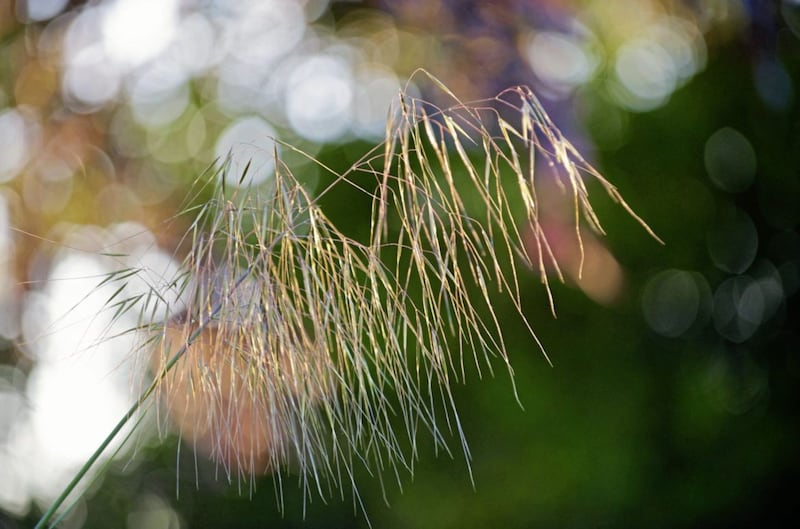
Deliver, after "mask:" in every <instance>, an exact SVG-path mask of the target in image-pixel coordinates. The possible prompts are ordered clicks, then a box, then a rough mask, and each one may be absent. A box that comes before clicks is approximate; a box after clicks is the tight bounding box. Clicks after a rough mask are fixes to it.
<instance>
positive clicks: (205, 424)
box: [139, 74, 649, 496]
mask: <svg viewBox="0 0 800 529" xmlns="http://www.w3.org/2000/svg"><path fill="white" fill-rule="evenodd" d="M424 75H426V79H428V80H429V81H430V82H431V83H432V84H433V85H435V86H438V87H439V88H440V89H441V90H442V91H443V93H444V94H445V97H446V98H448V99H449V100H450V101H451V105H450V106H448V107H446V108H439V107H436V106H433V105H431V104H430V103H426V102H424V101H421V100H418V99H415V98H412V97H410V96H408V95H407V93H403V94H401V96H400V98H399V100H398V102H397V105H396V107H395V108H393V109H392V111H391V112H390V115H389V119H388V120H387V127H386V139H385V141H384V143H382V144H381V145H379V146H377V147H375V148H374V149H373V150H372V151H370V152H369V153H368V154H367V155H365V156H364V158H362V159H361V160H360V161H359V162H358V163H356V164H354V165H353V166H352V167H351V168H350V169H349V170H348V171H346V172H344V173H342V174H338V173H334V172H333V171H332V170H330V169H328V168H327V167H324V166H322V165H321V164H320V166H321V168H322V170H324V171H329V172H330V173H331V176H332V177H333V178H332V183H331V184H330V185H328V186H327V187H325V188H324V189H322V190H321V191H320V192H317V193H314V194H312V193H310V192H309V191H308V190H306V189H305V188H304V186H303V185H302V183H301V181H300V180H299V179H298V178H297V177H296V176H295V175H294V174H293V172H292V170H291V168H290V167H289V166H287V165H286V164H285V163H284V162H283V160H282V159H281V157H280V155H279V154H278V150H277V149H276V150H275V152H274V162H275V173H274V178H273V179H272V180H271V181H270V182H269V184H268V185H266V186H260V187H247V186H244V185H234V183H238V184H242V183H243V181H244V180H245V179H246V177H247V171H248V168H245V170H244V171H243V173H242V174H241V175H231V174H226V175H225V177H224V178H222V179H221V180H215V179H213V178H212V179H204V180H202V183H201V185H204V186H209V188H208V189H206V188H204V189H195V191H196V192H197V193H198V196H199V195H206V196H208V195H210V196H211V198H210V200H204V201H201V202H200V205H198V206H196V207H193V208H187V209H186V211H185V212H184V215H185V216H188V217H190V222H189V224H190V226H191V227H190V229H189V231H188V232H187V233H186V235H185V237H184V243H185V246H186V247H188V248H189V250H188V252H187V255H186V257H185V258H184V260H183V266H182V270H183V272H182V273H181V275H180V277H177V278H175V279H174V280H173V281H172V282H171V284H172V285H176V286H178V288H180V289H181V290H182V299H183V300H184V304H182V305H180V306H179V307H178V306H176V307H175V308H174V309H172V311H171V314H170V315H169V317H168V319H167V321H166V322H162V323H160V324H158V325H154V326H152V327H151V329H150V333H149V335H148V336H149V338H148V341H147V343H148V347H145V348H143V350H148V351H151V350H152V351H154V352H153V353H152V358H151V359H150V365H151V367H152V370H153V372H155V373H157V376H156V377H155V380H154V382H153V383H152V384H151V386H150V387H149V388H148V389H147V390H146V391H145V392H144V393H143V395H142V398H141V399H140V401H139V402H140V403H143V402H144V401H146V400H148V399H149V398H150V396H151V394H155V395H156V397H157V398H159V399H160V400H161V402H162V403H163V406H164V408H165V409H166V411H167V414H168V415H167V416H168V417H169V418H170V419H171V421H172V422H174V423H175V424H176V426H177V428H178V429H179V431H180V433H181V435H182V436H183V437H184V439H185V440H186V441H188V442H190V443H193V444H194V445H195V447H196V448H197V449H198V450H199V451H205V452H207V453H209V454H210V455H211V457H212V458H213V459H214V460H215V461H217V463H218V464H219V465H220V468H222V469H223V470H224V472H225V474H226V475H227V476H228V478H229V479H238V478H239V477H242V476H244V477H247V476H253V475H257V474H261V473H264V472H270V471H273V472H283V471H284V469H287V468H289V469H293V471H295V472H297V474H298V475H299V476H300V479H301V482H302V484H303V487H304V488H305V489H307V491H308V492H312V493H318V494H321V495H322V496H330V495H331V494H332V491H333V490H335V489H338V490H339V491H342V490H343V489H345V488H346V487H350V486H352V487H353V488H354V489H355V483H354V475H355V474H354V473H355V469H356V468H357V467H359V466H361V467H366V468H367V469H368V470H369V471H370V472H374V473H375V474H376V475H377V476H379V478H380V479H381V480H382V479H383V477H382V476H383V475H384V474H385V473H389V474H394V475H396V476H397V478H398V479H400V476H401V475H402V474H405V473H407V472H413V468H414V462H415V460H416V457H417V442H418V440H419V438H420V435H427V436H430V437H431V438H432V439H433V442H434V443H435V444H436V446H437V448H439V449H442V450H445V451H449V448H448V441H449V440H450V439H452V438H453V437H455V438H456V439H458V443H460V445H461V447H462V450H463V452H464V455H465V459H466V460H467V464H468V461H469V450H468V447H467V442H466V439H465V438H464V434H463V431H462V429H461V426H460V423H459V418H458V412H457V409H456V403H455V399H454V397H453V395H452V392H451V387H452V385H453V384H454V383H456V382H461V381H463V380H464V379H465V376H466V362H472V363H474V365H475V366H476V368H477V370H478V372H479V373H482V372H484V371H487V370H488V371H491V370H492V368H493V367H492V366H493V363H494V361H495V360H494V359H500V361H501V362H502V363H503V364H504V365H505V366H506V368H507V369H508V370H509V372H510V373H511V374H512V375H513V371H512V368H511V364H510V362H509V359H508V355H507V351H506V347H505V342H504V337H503V332H502V331H503V330H502V324H501V322H500V319H499V317H498V315H497V314H496V312H495V305H496V303H497V299H498V298H497V296H498V294H499V295H504V296H506V297H507V299H508V300H510V302H511V304H512V305H513V306H514V307H515V308H516V310H517V312H518V313H519V316H520V318H521V319H522V320H523V321H525V322H526V324H527V323H528V322H527V321H526V320H525V315H524V314H523V310H522V305H523V304H522V299H521V295H522V294H521V291H520V287H519V282H518V277H519V274H520V271H521V269H524V270H534V271H537V272H538V273H539V275H540V277H541V280H542V282H543V283H544V285H545V289H546V291H547V295H548V299H549V303H550V306H551V308H552V307H553V299H552V295H550V287H549V284H548V275H547V273H546V270H548V269H554V270H556V271H557V273H560V272H558V270H559V269H558V263H557V262H556V260H555V258H554V257H553V255H554V254H553V251H552V250H551V248H550V246H549V244H548V241H547V239H546V237H545V235H544V230H543V229H542V228H541V227H540V225H539V204H538V198H537V191H536V190H537V181H536V177H537V175H536V167H537V166H538V164H540V163H542V162H544V163H549V164H550V165H551V166H552V167H553V168H554V169H555V173H556V174H557V178H558V179H559V182H560V185H561V186H562V188H563V190H564V192H565V193H566V194H567V195H568V196H570V197H571V201H572V206H573V208H574V222H575V236H576V238H577V240H578V241H580V240H581V230H582V229H583V226H588V227H589V229H593V230H595V231H597V232H599V233H602V231H603V229H602V226H601V224H600V221H599V219H598V218H597V216H596V215H595V213H594V211H593V209H592V206H591V203H590V202H589V196H588V191H587V188H586V184H585V179H586V178H587V177H589V178H593V179H595V180H597V181H598V182H599V183H600V184H601V185H602V187H603V188H605V190H606V191H607V192H608V193H609V195H610V196H611V197H612V198H613V199H615V200H616V201H618V202H619V203H620V204H621V205H622V207H623V208H624V209H625V210H627V211H628V212H629V213H630V214H631V215H633V216H634V217H635V218H637V219H638V220H639V222H640V223H641V224H642V225H643V226H644V227H645V229H646V230H648V232H649V228H647V226H646V225H645V223H644V222H643V221H641V219H639V218H638V217H636V216H635V214H634V213H633V212H632V210H631V209H630V208H629V207H628V206H627V204H626V203H625V202H624V200H622V198H621V196H620V195H619V193H618V192H617V190H616V188H615V187H614V186H613V185H612V184H610V183H609V182H608V181H607V180H605V179H604V178H603V177H602V176H601V175H600V174H599V173H598V172H597V171H596V170H594V169H593V168H592V167H591V166H590V165H589V164H588V163H586V161H585V160H584V159H583V158H582V157H581V156H580V154H579V153H578V152H577V151H576V150H575V148H574V147H573V146H572V145H571V144H570V143H569V142H568V141H567V140H566V139H565V138H564V136H563V135H562V134H561V133H560V132H559V131H558V129H557V128H556V127H555V126H554V124H553V123H552V122H551V121H550V119H549V118H548V117H547V115H546V114H545V113H544V111H543V109H542V107H541V105H540V103H539V102H538V101H537V99H536V98H535V96H534V95H533V93H532V92H531V91H530V90H529V89H527V88H524V87H516V88H513V89H509V90H507V91H505V92H503V93H501V94H500V95H499V96H497V97H496V98H493V99H491V100H486V101H482V102H477V103H470V104H465V103H463V102H461V101H460V100H458V98H457V97H456V96H455V95H454V94H452V93H451V92H450V91H449V90H448V89H447V88H446V87H444V86H443V85H442V84H441V83H440V82H439V81H438V80H436V79H435V78H433V77H432V76H429V75H427V74H424ZM282 148H283V149H293V148H292V147H291V146H290V145H283V146H282ZM298 152H299V151H298ZM539 158H541V159H542V160H539ZM224 170H225V169H223V171H224ZM338 186H348V187H352V188H353V189H355V190H357V191H358V192H359V193H363V194H364V195H365V196H366V197H367V198H368V200H369V201H370V203H371V209H370V211H369V212H366V211H365V214H366V215H368V216H369V230H368V235H367V236H365V237H354V236H352V235H348V234H346V233H345V232H344V231H343V230H341V229H340V228H339V227H337V225H336V223H335V222H334V221H333V220H332V219H331V218H330V217H329V216H327V215H326V212H325V208H324V207H322V205H321V204H322V202H323V199H324V198H325V196H326V195H327V194H328V193H330V192H331V191H332V190H334V189H335V188H337V187H338ZM525 224H528V225H530V226H531V227H532V233H533V234H534V241H535V246H536V247H537V249H538V252H528V251H526V249H525V243H524V241H523V238H522V236H521V235H520V228H521V226H523V225H525ZM531 255H535V256H536V257H535V259H532V258H531ZM145 310H148V309H145ZM528 329H529V330H530V333H531V337H532V340H534V341H536V343H538V339H537V338H536V335H535V334H534V332H533V330H532V327H531V326H530V325H528ZM540 348H541V344H540ZM542 352H544V350H543V349H542ZM148 354H149V353H148ZM381 483H382V481H381Z"/></svg>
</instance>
